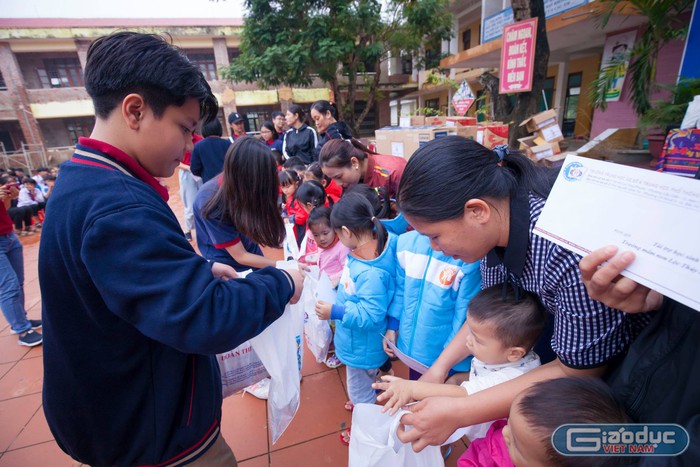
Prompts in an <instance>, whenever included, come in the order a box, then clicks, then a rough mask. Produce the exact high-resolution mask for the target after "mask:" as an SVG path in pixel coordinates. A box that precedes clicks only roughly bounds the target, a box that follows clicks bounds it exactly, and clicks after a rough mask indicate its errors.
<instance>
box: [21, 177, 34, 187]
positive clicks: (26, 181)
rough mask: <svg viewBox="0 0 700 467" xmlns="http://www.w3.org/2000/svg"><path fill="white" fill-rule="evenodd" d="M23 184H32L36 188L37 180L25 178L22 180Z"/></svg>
mask: <svg viewBox="0 0 700 467" xmlns="http://www.w3.org/2000/svg"><path fill="white" fill-rule="evenodd" d="M22 183H31V184H32V185H34V186H36V180H34V179H33V178H32V177H24V178H23V179H22Z"/></svg>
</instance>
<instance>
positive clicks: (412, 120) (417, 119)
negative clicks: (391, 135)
mask: <svg viewBox="0 0 700 467" xmlns="http://www.w3.org/2000/svg"><path fill="white" fill-rule="evenodd" d="M424 125H425V117H424V116H423V115H411V116H410V117H401V118H399V126H400V127H410V126H424Z"/></svg>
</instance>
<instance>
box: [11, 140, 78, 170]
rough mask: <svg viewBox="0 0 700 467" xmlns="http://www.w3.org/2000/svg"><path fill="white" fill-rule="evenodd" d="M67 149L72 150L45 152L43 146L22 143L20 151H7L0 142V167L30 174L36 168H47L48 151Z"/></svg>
mask: <svg viewBox="0 0 700 467" xmlns="http://www.w3.org/2000/svg"><path fill="white" fill-rule="evenodd" d="M68 149H71V150H72V147H66V148H49V149H48V150H47V149H46V148H45V147H44V145H43V144H27V143H22V145H21V147H20V149H18V150H16V151H7V150H6V148H5V145H4V144H3V143H2V142H0V165H2V167H4V168H5V169H6V170H9V169H10V168H11V167H12V168H15V167H21V168H24V169H25V170H26V171H27V173H31V172H33V171H34V170H35V169H36V168H38V167H42V166H43V167H47V166H48V165H49V155H48V151H56V150H68Z"/></svg>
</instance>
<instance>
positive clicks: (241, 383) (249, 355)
mask: <svg viewBox="0 0 700 467" xmlns="http://www.w3.org/2000/svg"><path fill="white" fill-rule="evenodd" d="M216 361H217V362H219V369H220V370H221V386H222V390H223V395H224V397H228V396H230V395H231V394H233V393H235V392H238V391H240V390H241V389H243V388H245V387H247V386H250V385H251V384H255V383H257V382H258V381H260V380H261V379H263V378H267V377H268V376H269V375H268V374H267V370H266V369H265V366H264V365H263V363H262V362H261V361H260V358H258V355H257V354H256V353H255V350H253V346H252V345H251V344H250V341H247V342H244V343H242V344H241V345H239V346H238V347H236V348H235V349H233V350H229V351H228V352H225V353H221V354H218V355H217V356H216Z"/></svg>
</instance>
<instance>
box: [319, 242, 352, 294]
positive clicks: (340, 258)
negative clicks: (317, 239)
mask: <svg viewBox="0 0 700 467" xmlns="http://www.w3.org/2000/svg"><path fill="white" fill-rule="evenodd" d="M318 251H319V252H320V253H319V255H318V268H319V270H321V272H325V273H326V274H328V278H329V279H330V280H331V282H332V283H333V285H338V281H339V280H340V275H341V273H342V272H343V268H344V267H345V260H346V259H347V257H348V253H349V252H350V248H348V247H346V246H345V245H343V243H342V242H341V241H340V240H336V242H335V244H334V245H333V246H331V247H330V248H328V249H323V248H321V247H318Z"/></svg>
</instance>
